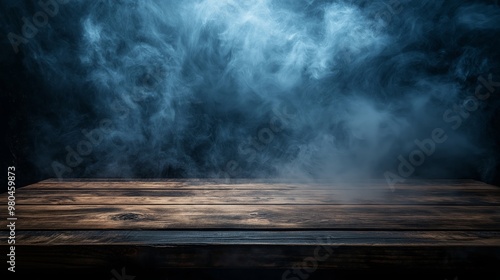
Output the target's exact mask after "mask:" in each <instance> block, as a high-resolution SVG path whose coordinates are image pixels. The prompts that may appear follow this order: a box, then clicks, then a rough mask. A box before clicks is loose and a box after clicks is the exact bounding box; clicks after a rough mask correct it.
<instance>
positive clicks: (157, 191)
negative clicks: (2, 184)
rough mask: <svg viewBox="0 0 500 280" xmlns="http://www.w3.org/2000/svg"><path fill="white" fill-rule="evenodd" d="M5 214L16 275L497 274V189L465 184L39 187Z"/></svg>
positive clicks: (79, 183) (19, 194)
mask: <svg viewBox="0 0 500 280" xmlns="http://www.w3.org/2000/svg"><path fill="white" fill-rule="evenodd" d="M1 197H2V200H3V201H6V200H7V198H6V194H5V193H4V194H2V195H1ZM16 203H17V205H16V217H17V219H18V220H17V221H16V250H17V251H16V252H17V263H18V264H19V267H18V269H19V270H21V269H24V270H25V271H38V272H40V271H58V272H60V271H65V270H66V271H86V270H90V269H103V270H108V271H109V269H113V268H114V267H116V268H121V267H123V266H127V267H129V268H130V269H133V268H137V269H143V270H148V271H153V270H154V271H156V270H161V269H165V270H168V269H179V268H185V269H206V268H210V269H263V268H264V269H279V270H283V272H286V271H287V269H291V268H292V267H297V266H299V267H301V265H302V267H304V260H309V261H311V260H314V265H315V267H316V268H315V269H314V270H315V271H316V270H318V271H320V270H323V269H326V270H329V269H333V270H340V271H351V270H352V271H375V272H376V271H387V270H391V271H400V270H401V271H403V270H404V271H418V272H422V271H436V272H437V271H444V272H449V273H451V274H453V273H454V272H458V271H461V272H464V271H465V272H467V271H472V272H476V271H478V272H495V271H497V270H499V269H500V188H498V187H495V186H490V185H487V184H484V183H481V182H477V181H470V180H463V181H449V180H425V181H408V182H406V183H404V184H400V185H397V186H396V188H395V189H394V190H391V189H390V188H389V187H388V186H387V185H386V183H385V181H383V180H380V181H378V180H371V181H360V182H354V183H353V182H351V183H345V182H325V181H315V182H292V181H288V182H285V181H282V180H281V181H280V180H236V181H234V180H233V181H230V182H227V181H224V180H202V179H193V180H104V179H99V180H97V179H96V180H89V179H85V180H84V179H79V180H66V181H62V182H61V181H58V180H46V181H42V182H39V183H37V184H34V185H30V186H27V187H24V188H21V189H18V190H17V191H16ZM6 218H7V217H6V213H5V212H2V221H3V223H4V224H3V225H2V230H3V231H6V226H5V224H6ZM5 237H6V235H5V234H3V235H2V241H1V242H2V245H1V246H2V247H6V245H7V241H6V238H5ZM318 252H321V254H322V255H323V256H325V257H324V258H318ZM325 254H326V255H325ZM4 255H5V254H4ZM306 263H307V262H306ZM309 265H310V266H311V265H312V264H311V262H309ZM107 276H109V275H107ZM295 276H296V277H297V275H295ZM109 278H112V277H108V279H109ZM287 279H293V277H292V276H290V277H289V278H287ZM297 279H301V278H300V277H298V278H297Z"/></svg>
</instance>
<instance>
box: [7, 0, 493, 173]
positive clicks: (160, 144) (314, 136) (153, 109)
mask: <svg viewBox="0 0 500 280" xmlns="http://www.w3.org/2000/svg"><path fill="white" fill-rule="evenodd" d="M1 5H2V6H3V7H2V10H3V11H4V12H5V13H8V14H9V15H8V16H6V18H5V19H4V20H3V23H2V26H3V27H2V28H3V33H4V34H5V35H6V36H5V38H4V40H5V41H6V42H5V43H6V44H7V45H8V50H7V54H4V55H3V58H5V59H11V58H7V56H9V57H17V58H19V59H20V60H21V64H22V69H23V70H22V71H23V73H24V75H25V76H24V77H25V79H26V82H25V83H28V84H30V85H31V86H27V85H22V87H23V89H22V90H23V91H25V92H28V93H27V95H28V96H29V99H28V102H29V104H30V105H29V106H30V107H29V110H28V111H29V112H30V116H29V120H30V121H29V126H28V128H27V135H29V140H28V141H29V143H28V144H29V147H30V149H31V150H30V152H29V153H26V154H25V156H26V157H27V158H28V159H29V160H30V162H31V163H32V164H33V166H35V167H36V169H37V172H39V174H41V175H42V176H45V177H226V178H227V177H229V178H237V177H294V178H328V179H335V178H356V179H358V178H371V177H381V178H384V177H387V176H389V178H391V180H400V179H405V178H410V177H426V178H442V177H446V178H462V177H474V178H478V179H481V180H484V181H487V182H491V181H493V180H494V179H495V176H497V174H496V172H497V171H496V170H497V169H498V161H499V160H500V157H499V154H500V153H499V151H500V149H499V146H498V143H500V141H499V140H500V137H499V136H498V132H497V129H498V124H499V122H498V119H499V108H500V105H499V97H498V96H499V95H498V93H499V91H500V83H499V82H500V78H499V77H500V67H499V64H500V60H499V58H500V56H499V54H500V48H499V46H500V44H499V43H500V36H499V30H500V7H499V6H498V5H496V4H494V3H493V1H408V0H376V1H363V0H358V1H355V0H350V1H349V0H345V1H341V0H332V1H319V0H316V1H315V0H296V1H285V0H253V1H246V0H242V1H237V0H186V1H173V0H172V1H159V0H158V1H153V0H151V1H134V0H119V1H118V0H116V1H111V0H101V1H83V0H81V1H77V0H73V1H56V0H52V1H50V0H42V1H40V2H39V3H35V2H33V3H31V4H25V1H2V4H1ZM43 15H45V16H43ZM16 49H17V50H18V53H17V54H16V53H15V51H16ZM478 87H480V89H479V90H478ZM480 97H481V98H480ZM436 129H437V131H436ZM436 133H437V134H436ZM438 134H440V135H438ZM433 137H434V138H435V139H433ZM436 141H437V142H436ZM394 178H395V179H394Z"/></svg>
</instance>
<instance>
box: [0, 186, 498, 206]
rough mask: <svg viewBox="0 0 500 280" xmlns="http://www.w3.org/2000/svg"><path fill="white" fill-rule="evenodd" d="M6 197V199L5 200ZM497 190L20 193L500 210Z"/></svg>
mask: <svg viewBox="0 0 500 280" xmlns="http://www.w3.org/2000/svg"><path fill="white" fill-rule="evenodd" d="M6 196H7V195H6V194H3V195H1V196H0V197H1V198H4V199H6ZM498 197H500V189H498V190H485V189H482V190H452V189H448V190H443V189H441V190H431V189H428V190H425V191H422V190H415V189H414V190H408V189H403V190H398V191H397V192H391V191H390V190H388V189H373V190H369V191H364V192H360V191H358V190H348V189H344V190H338V189H321V190H307V189H306V190H304V189H290V190H248V189H237V190H210V189H209V190H193V189H175V190H172V189H147V190H142V189H137V190H127V189H115V190H96V189H83V188H79V189H74V190H71V191H62V190H54V189H49V190H41V189H20V190H19V191H18V192H17V195H16V203H17V204H18V205H27V204H30V205H36V204H40V205H50V204H57V205H117V204H119V205H127V204H138V205H156V204H163V205H216V204H253V205H256V204H275V205H278V204H310V205H320V204H332V205H339V204H342V205H350V204H363V205H372V204H373V205H375V204H378V205H483V206H488V205H500V199H498Z"/></svg>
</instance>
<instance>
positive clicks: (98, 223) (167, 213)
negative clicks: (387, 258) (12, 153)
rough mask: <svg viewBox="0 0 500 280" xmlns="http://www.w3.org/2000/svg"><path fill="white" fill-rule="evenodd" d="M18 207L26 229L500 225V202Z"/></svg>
mask: <svg viewBox="0 0 500 280" xmlns="http://www.w3.org/2000/svg"><path fill="white" fill-rule="evenodd" d="M16 211H17V217H18V219H19V221H18V223H17V227H18V229H20V230H34V229H38V230H43V229H55V228H56V229H73V230H78V229H277V230H280V229H339V230H340V229H360V230H361V229H364V230H367V229H371V230H375V229H392V230H406V229H411V230H498V224H499V222H500V207H498V206H476V207H461V206H428V207H422V206H420V207H416V206H414V205H409V206H402V205H399V206H390V205H389V206H385V205H104V206H97V205H48V206H47V205H20V206H18V207H17V209H16ZM1 218H2V220H3V221H4V222H3V223H6V219H5V218H6V217H5V214H4V215H3V216H2V217H1Z"/></svg>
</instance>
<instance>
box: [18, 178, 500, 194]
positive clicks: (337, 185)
mask: <svg viewBox="0 0 500 280" xmlns="http://www.w3.org/2000/svg"><path fill="white" fill-rule="evenodd" d="M25 188H26V189H43V190H48V189H53V190H66V191H68V190H74V189H80V188H83V189H95V190H99V189H105V190H116V189H131V190H137V189H141V190H146V189H167V188H171V189H172V188H173V189H195V190H205V189H212V190H217V189H218V190H235V189H247V190H292V189H305V190H317V189H337V190H342V189H348V190H358V191H364V190H367V189H382V190H391V191H392V190H394V191H398V190H401V189H416V190H422V191H425V190H428V189H429V190H439V189H444V190H450V189H453V190H460V189H470V190H480V189H486V190H498V189H499V188H498V187H496V186H492V185H488V184H485V183H482V182H478V181H474V180H458V181H457V180H408V181H405V182H404V183H400V184H397V185H395V186H394V188H391V187H390V186H389V185H388V184H387V181H386V180H359V181H350V182H344V181H338V182H335V181H325V180H315V181H310V182H308V181H300V180H290V179H283V180H279V179H255V180H254V179H232V180H224V179H206V180H205V179H154V180H146V179H142V180H138V179H130V180H126V179H112V180H111V179H95V180H94V179H73V180H71V179H65V180H63V181H59V180H57V179H49V180H44V181H41V182H39V183H37V184H33V185H30V186H27V187H25Z"/></svg>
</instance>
